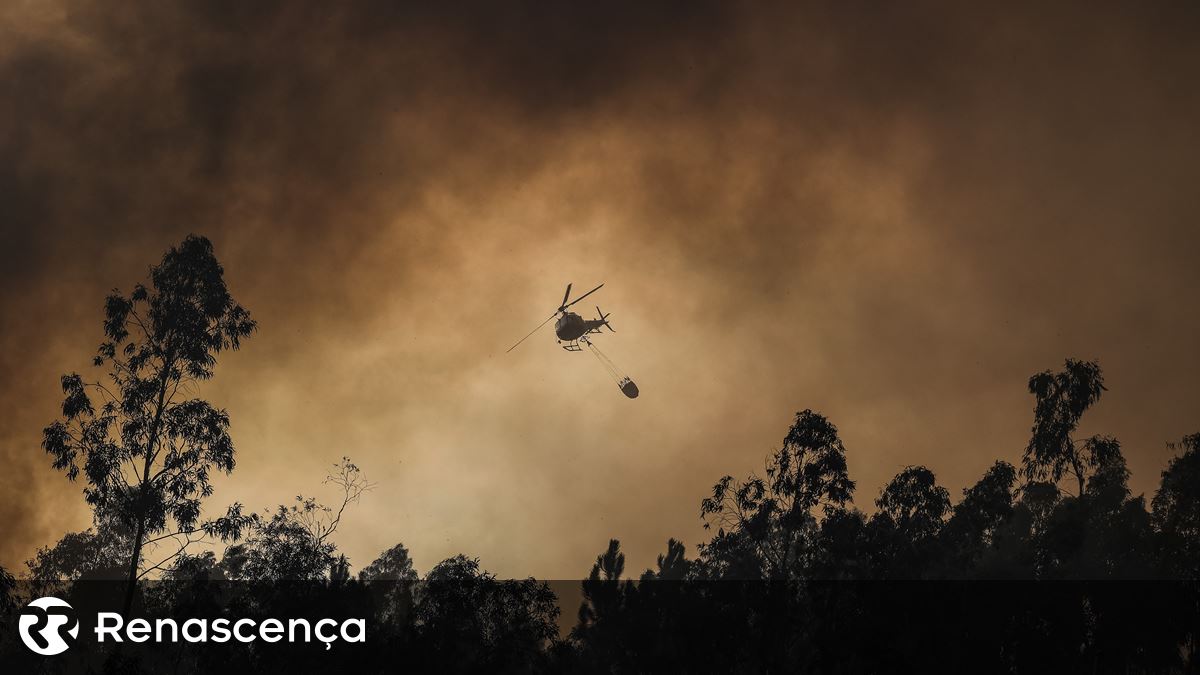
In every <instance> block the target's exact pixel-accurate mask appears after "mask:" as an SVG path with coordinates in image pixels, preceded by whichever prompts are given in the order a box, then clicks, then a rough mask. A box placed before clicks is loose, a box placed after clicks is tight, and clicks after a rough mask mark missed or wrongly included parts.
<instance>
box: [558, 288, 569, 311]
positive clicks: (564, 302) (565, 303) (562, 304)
mask: <svg viewBox="0 0 1200 675" xmlns="http://www.w3.org/2000/svg"><path fill="white" fill-rule="evenodd" d="M569 297H571V284H567V292H566V293H563V301H562V302H561V303H559V305H558V306H559V307H560V308H562V307H566V306H567V298H569Z"/></svg>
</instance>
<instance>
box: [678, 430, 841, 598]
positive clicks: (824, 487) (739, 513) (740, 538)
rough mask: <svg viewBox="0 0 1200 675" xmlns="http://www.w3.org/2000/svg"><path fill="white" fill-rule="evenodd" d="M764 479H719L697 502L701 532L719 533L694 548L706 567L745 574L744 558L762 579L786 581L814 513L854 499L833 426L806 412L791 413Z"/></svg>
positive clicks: (796, 560)
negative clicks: (751, 561) (698, 549)
mask: <svg viewBox="0 0 1200 675" xmlns="http://www.w3.org/2000/svg"><path fill="white" fill-rule="evenodd" d="M765 474H766V475H765V477H760V476H757V475H754V474H751V475H750V477H749V478H747V479H746V480H745V481H744V482H735V481H734V480H733V477H732V476H725V477H724V478H722V479H721V480H720V481H718V482H717V484H716V485H715V486H714V487H713V493H712V496H711V497H707V498H705V499H704V500H703V501H702V502H701V504H700V514H701V517H703V518H704V519H705V523H704V527H705V529H707V528H709V527H711V525H712V523H714V522H715V523H716V524H717V525H718V528H719V529H718V532H717V535H716V536H715V537H713V540H712V541H711V542H709V543H707V544H702V545H701V553H702V554H703V555H704V557H705V559H706V562H707V563H708V564H710V565H715V567H717V568H724V569H726V570H728V571H741V572H742V573H744V571H745V568H746V558H747V556H750V557H752V558H754V559H756V563H757V567H758V568H759V569H758V570H757V572H758V573H759V574H761V575H762V576H765V577H767V578H784V577H787V576H788V575H789V574H793V573H794V572H795V569H794V568H795V566H796V564H797V562H798V561H799V560H800V554H801V545H802V543H803V538H804V536H805V533H806V532H808V531H811V530H814V529H815V525H816V520H815V517H816V513H817V511H818V510H820V511H822V512H824V513H830V512H833V511H836V510H838V509H841V508H844V507H845V505H846V503H847V502H850V501H852V499H853V495H854V481H852V480H850V476H849V473H848V472H847V468H846V449H845V447H844V446H843V445H842V440H841V438H839V437H838V430H837V427H836V426H834V425H833V423H831V422H830V421H829V420H827V419H826V418H825V417H824V416H823V415H821V414H820V413H816V412H813V411H812V410H804V411H801V412H798V413H796V418H795V421H794V422H793V423H792V426H791V427H790V428H789V429H788V433H787V435H786V436H785V437H784V439H783V447H782V448H780V449H779V450H778V451H777V452H775V453H774V454H772V455H771V457H770V459H769V460H768V461H767V466H766V470H765Z"/></svg>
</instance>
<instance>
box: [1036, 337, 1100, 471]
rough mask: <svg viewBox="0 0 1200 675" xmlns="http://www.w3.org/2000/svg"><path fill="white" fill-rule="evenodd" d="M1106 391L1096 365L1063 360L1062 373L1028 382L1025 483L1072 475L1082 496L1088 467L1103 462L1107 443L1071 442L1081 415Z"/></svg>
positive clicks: (1044, 374) (1040, 375)
mask: <svg viewBox="0 0 1200 675" xmlns="http://www.w3.org/2000/svg"><path fill="white" fill-rule="evenodd" d="M1104 391H1105V387H1104V375H1103V374H1102V373H1101V371H1100V366H1099V364H1097V363H1096V362H1095V361H1078V360H1076V359H1067V362H1066V366H1065V368H1064V369H1063V370H1062V371H1061V372H1057V373H1055V372H1052V371H1049V370H1047V371H1044V372H1041V373H1038V374H1037V375H1034V376H1033V377H1031V378H1029V393H1031V394H1033V395H1034V397H1035V398H1036V401H1037V402H1036V405H1035V406H1034V412H1033V429H1032V435H1031V437H1030V439H1029V445H1027V446H1026V447H1025V455H1024V457H1023V472H1024V474H1025V477H1026V478H1027V479H1029V480H1042V479H1046V478H1049V479H1050V480H1051V481H1052V482H1054V483H1057V482H1058V481H1059V480H1060V479H1062V477H1063V476H1064V475H1066V474H1067V473H1068V472H1070V473H1071V474H1072V475H1073V476H1074V477H1075V479H1076V480H1077V481H1078V484H1079V492H1078V493H1077V494H1080V495H1082V494H1083V490H1084V481H1085V479H1086V473H1087V470H1088V468H1089V467H1094V466H1096V465H1098V464H1099V463H1101V462H1102V461H1103V457H1102V456H1101V455H1102V454H1103V453H1104V452H1106V451H1107V450H1109V449H1110V447H1111V440H1112V439H1109V438H1105V437H1101V436H1095V437H1092V438H1089V439H1085V440H1083V441H1082V442H1080V441H1076V440H1074V439H1072V437H1071V436H1072V434H1074V433H1075V430H1076V428H1077V427H1078V426H1079V420H1080V418H1082V417H1083V413H1084V412H1086V411H1087V409H1088V408H1090V407H1091V406H1092V405H1094V404H1095V403H1096V402H1097V401H1099V400H1100V395H1101V394H1103V393H1104Z"/></svg>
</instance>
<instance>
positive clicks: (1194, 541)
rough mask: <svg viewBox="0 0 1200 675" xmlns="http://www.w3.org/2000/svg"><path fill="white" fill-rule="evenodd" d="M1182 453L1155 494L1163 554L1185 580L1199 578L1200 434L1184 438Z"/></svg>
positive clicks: (1163, 476) (1163, 474) (1168, 563)
mask: <svg viewBox="0 0 1200 675" xmlns="http://www.w3.org/2000/svg"><path fill="white" fill-rule="evenodd" d="M1179 446H1181V447H1182V448H1183V454H1182V455H1180V456H1179V457H1175V458H1173V459H1172V460H1171V462H1170V464H1168V465H1167V468H1166V470H1164V471H1163V472H1162V485H1161V487H1160V488H1159V490H1158V493H1157V494H1155V495H1154V500H1153V502H1151V505H1152V507H1153V509H1154V514H1153V515H1154V525H1155V526H1156V527H1157V528H1158V530H1159V532H1161V544H1160V545H1161V547H1162V549H1161V551H1160V555H1161V556H1162V558H1163V559H1164V560H1165V561H1166V563H1167V565H1168V566H1169V567H1170V568H1171V570H1172V571H1173V572H1174V573H1175V574H1178V575H1180V576H1182V577H1184V578H1190V579H1200V434H1192V435H1190V436H1186V437H1184V439H1183V440H1182V441H1181V442H1180V443H1179Z"/></svg>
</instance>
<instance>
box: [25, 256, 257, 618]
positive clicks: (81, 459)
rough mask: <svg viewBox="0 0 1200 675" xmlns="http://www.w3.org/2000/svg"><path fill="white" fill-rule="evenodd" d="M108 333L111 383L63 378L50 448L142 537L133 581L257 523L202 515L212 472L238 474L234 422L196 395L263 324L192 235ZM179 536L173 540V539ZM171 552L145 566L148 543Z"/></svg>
mask: <svg viewBox="0 0 1200 675" xmlns="http://www.w3.org/2000/svg"><path fill="white" fill-rule="evenodd" d="M104 314H105V319H104V335H105V341H104V342H102V343H101V345H100V348H99V350H98V354H97V356H96V357H95V359H94V365H95V366H97V367H105V366H106V367H107V372H106V373H105V376H104V377H102V378H100V379H97V380H94V381H92V380H85V379H84V378H83V377H82V376H81V375H78V374H76V373H71V374H69V375H64V376H63V377H62V390H63V394H64V395H65V398H64V400H63V404H62V415H63V416H62V419H60V420H58V421H56V422H54V423H52V424H50V425H49V426H48V427H46V429H45V430H44V432H43V441H42V447H43V448H44V449H45V451H46V452H47V453H48V454H49V455H50V456H51V457H52V458H53V464H54V467H55V468H56V469H59V470H62V471H64V472H65V473H66V475H67V477H68V478H69V479H70V480H76V479H77V478H78V477H79V476H80V475H81V474H82V475H83V476H84V478H85V479H86V481H87V485H86V486H85V488H84V495H85V497H86V499H87V501H88V503H89V504H90V505H91V506H92V508H93V509H94V511H95V513H96V516H97V518H98V519H104V520H105V521H108V522H111V523H112V524H113V525H114V526H116V527H118V528H121V529H122V530H123V531H128V532H130V533H131V537H130V542H129V551H128V552H127V556H126V558H127V562H126V564H127V566H128V569H129V580H130V588H129V593H130V596H129V597H130V599H132V593H133V590H134V589H133V582H134V581H135V580H136V579H137V578H139V577H141V576H144V575H146V574H148V573H149V572H151V571H153V570H157V569H162V568H163V567H164V566H166V565H168V564H169V563H170V561H171V560H172V559H173V558H175V557H176V556H178V555H179V554H181V553H182V552H183V551H185V550H186V549H187V547H188V546H189V545H190V544H192V543H193V542H195V541H196V540H198V539H203V538H206V537H215V538H221V539H225V540H230V539H235V538H237V537H238V536H239V535H240V533H241V530H242V528H243V527H244V526H245V524H246V522H247V521H246V518H245V517H244V516H243V515H242V514H241V511H240V507H239V506H238V505H234V506H233V507H231V508H230V509H229V511H228V513H227V514H226V515H225V516H224V517H220V518H215V519H210V520H201V518H200V515H201V504H202V501H203V500H204V499H205V498H207V497H209V496H211V495H212V492H213V487H212V482H211V478H212V474H213V473H214V472H220V473H230V472H231V471H233V468H234V464H235V461H234V447H233V440H232V439H231V437H230V435H229V415H228V414H227V413H226V412H225V411H224V410H220V409H218V408H214V407H213V406H212V405H211V404H209V403H208V402H206V401H204V400H201V399H199V398H189V397H187V394H188V393H190V392H191V391H193V390H194V389H195V385H196V384H197V383H198V382H200V381H203V380H208V379H210V378H212V377H213V375H214V372H215V367H216V362H217V361H216V357H217V355H218V354H219V353H220V352H221V351H223V350H227V349H237V348H238V347H239V346H240V345H241V341H242V340H243V339H244V338H246V337H247V336H249V335H250V334H251V333H252V332H253V331H254V329H255V322H254V320H253V319H251V318H250V314H249V312H247V311H246V310H245V309H244V308H243V307H242V306H241V305H239V304H238V303H237V302H235V301H234V300H233V298H232V296H231V295H230V294H229V291H228V289H227V288H226V286H225V280H224V270H223V269H222V268H221V265H220V263H218V262H217V259H216V257H215V255H214V254H213V248H212V244H211V243H210V242H209V241H208V240H207V239H205V238H203V237H196V236H188V237H187V238H186V239H184V240H183V242H182V243H181V244H180V245H179V246H178V247H172V248H171V249H170V250H168V251H167V253H166V255H164V256H163V259H162V262H160V263H159V264H158V265H155V266H154V267H152V268H151V269H150V285H149V286H145V285H142V284H140V283H139V284H136V285H135V286H134V288H133V291H132V292H131V293H130V294H129V295H122V294H121V293H119V292H117V291H114V292H113V294H112V295H110V296H109V297H108V299H107V301H106V303H105V308H104ZM168 540H169V541H170V543H169V544H168ZM159 543H162V544H164V545H167V546H171V547H172V548H170V553H169V554H168V555H167V556H166V557H165V558H162V559H161V560H160V561H157V562H154V563H151V564H146V563H145V562H144V561H143V554H144V552H145V551H144V547H145V546H147V545H149V546H151V547H152V548H153V546H154V545H155V544H159Z"/></svg>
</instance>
